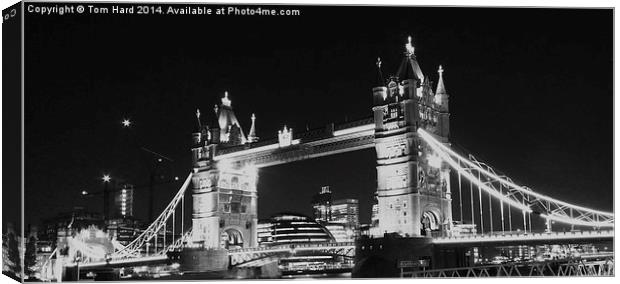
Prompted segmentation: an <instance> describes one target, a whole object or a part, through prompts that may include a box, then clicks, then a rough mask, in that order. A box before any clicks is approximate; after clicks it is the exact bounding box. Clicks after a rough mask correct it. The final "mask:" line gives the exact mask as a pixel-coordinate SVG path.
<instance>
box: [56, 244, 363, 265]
mask: <svg viewBox="0 0 620 284" xmlns="http://www.w3.org/2000/svg"><path fill="white" fill-rule="evenodd" d="M337 249H343V250H352V251H354V250H355V243H353V242H344V243H324V244H320V243H318V244H299V245H278V246H271V247H257V248H246V249H236V250H230V251H229V253H228V255H229V256H231V257H233V258H235V257H241V258H243V256H252V255H266V254H277V253H281V252H286V253H295V252H301V251H313V250H337ZM168 262H169V260H168V256H167V255H152V256H143V257H138V258H125V259H112V260H110V261H98V262H89V263H80V264H79V267H80V269H81V270H86V269H97V268H103V267H106V268H121V267H131V266H143V265H157V264H167V263H168ZM76 265H77V264H76V263H70V264H68V265H67V267H76Z"/></svg>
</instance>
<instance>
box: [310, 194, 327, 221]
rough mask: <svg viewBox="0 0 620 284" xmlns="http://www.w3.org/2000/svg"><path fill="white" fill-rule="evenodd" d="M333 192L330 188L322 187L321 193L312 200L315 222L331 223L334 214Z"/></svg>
mask: <svg viewBox="0 0 620 284" xmlns="http://www.w3.org/2000/svg"><path fill="white" fill-rule="evenodd" d="M331 205H332V192H331V190H330V188H329V186H323V187H321V191H320V192H319V193H318V194H316V195H314V197H313V198H312V209H313V212H314V220H316V221H318V222H329V221H330V220H331V216H332V212H331Z"/></svg>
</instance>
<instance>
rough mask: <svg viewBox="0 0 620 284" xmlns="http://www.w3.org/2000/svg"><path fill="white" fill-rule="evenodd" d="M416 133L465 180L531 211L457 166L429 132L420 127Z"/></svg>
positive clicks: (519, 207)
mask: <svg viewBox="0 0 620 284" xmlns="http://www.w3.org/2000/svg"><path fill="white" fill-rule="evenodd" d="M418 133H419V134H420V137H422V139H424V141H426V142H427V144H428V145H429V146H430V147H431V148H432V149H433V151H435V152H436V153H438V154H439V156H440V157H441V158H442V159H443V160H444V161H446V163H448V164H450V166H451V167H452V168H453V169H456V170H457V171H458V172H459V173H460V174H461V175H462V176H464V177H465V178H467V180H469V181H471V182H472V183H474V184H475V185H476V186H478V187H480V188H481V189H483V190H484V191H485V192H487V193H489V194H490V195H492V196H494V197H495V198H498V199H499V200H502V201H504V202H506V203H508V204H510V205H512V206H514V207H515V208H518V209H521V210H523V211H526V212H532V209H530V208H529V207H528V206H525V205H524V204H521V203H519V202H516V201H514V200H512V199H510V198H508V197H506V196H504V195H502V194H500V193H498V192H497V191H495V190H494V189H492V188H490V187H489V186H488V185H486V184H484V183H483V182H481V181H480V180H478V179H477V178H476V177H475V176H473V175H472V174H471V173H470V172H468V171H466V170H465V169H463V168H461V167H460V166H458V165H457V163H456V162H455V161H454V160H453V159H452V158H450V156H448V154H446V153H445V152H444V151H441V149H440V148H439V146H438V145H437V144H439V143H438V142H436V140H434V138H432V137H431V136H430V134H428V133H427V132H426V131H424V130H422V129H421V128H419V129H418ZM436 143H437V144H436Z"/></svg>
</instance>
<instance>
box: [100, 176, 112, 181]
mask: <svg viewBox="0 0 620 284" xmlns="http://www.w3.org/2000/svg"><path fill="white" fill-rule="evenodd" d="M101 179H102V180H103V181H104V182H110V180H111V179H112V178H111V177H110V175H103V177H102V178H101Z"/></svg>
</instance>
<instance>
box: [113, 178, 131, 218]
mask: <svg viewBox="0 0 620 284" xmlns="http://www.w3.org/2000/svg"><path fill="white" fill-rule="evenodd" d="M133 200H134V188H133V185H131V184H124V185H123V186H122V187H121V189H120V190H118V191H116V192H115V194H114V217H120V218H126V217H133Z"/></svg>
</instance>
